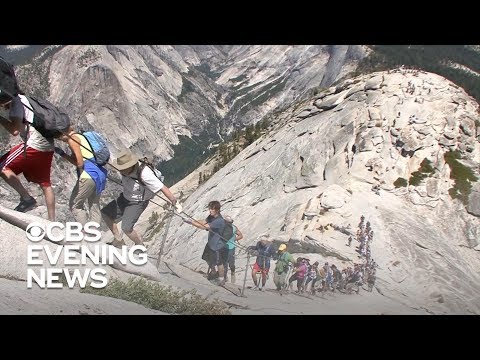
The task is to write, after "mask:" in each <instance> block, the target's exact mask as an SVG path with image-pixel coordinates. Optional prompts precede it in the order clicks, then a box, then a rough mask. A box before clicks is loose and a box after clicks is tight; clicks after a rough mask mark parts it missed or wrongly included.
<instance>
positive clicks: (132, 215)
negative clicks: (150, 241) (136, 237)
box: [101, 194, 148, 233]
mask: <svg viewBox="0 0 480 360" xmlns="http://www.w3.org/2000/svg"><path fill="white" fill-rule="evenodd" d="M147 206H148V200H147V201H128V200H127V199H125V197H124V196H123V194H120V196H119V197H118V198H117V199H116V200H112V201H111V202H110V203H108V204H107V205H105V207H104V208H103V209H102V210H101V212H102V214H105V215H107V216H108V217H109V218H111V219H112V220H113V221H114V222H115V223H118V222H120V220H121V221H122V231H123V232H124V233H130V232H132V230H133V226H134V225H135V224H136V223H137V221H138V218H139V217H140V215H142V213H143V212H144V211H145V209H146V208H147Z"/></svg>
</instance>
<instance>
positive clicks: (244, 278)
mask: <svg viewBox="0 0 480 360" xmlns="http://www.w3.org/2000/svg"><path fill="white" fill-rule="evenodd" d="M249 262H250V253H247V265H246V266H245V275H244V276H243V286H242V296H244V295H243V293H244V292H245V283H246V282H247V271H248V265H249Z"/></svg>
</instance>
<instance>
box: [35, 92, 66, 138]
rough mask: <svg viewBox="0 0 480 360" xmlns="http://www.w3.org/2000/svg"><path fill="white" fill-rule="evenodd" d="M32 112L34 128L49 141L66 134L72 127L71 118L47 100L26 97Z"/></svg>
mask: <svg viewBox="0 0 480 360" xmlns="http://www.w3.org/2000/svg"><path fill="white" fill-rule="evenodd" d="M26 98H27V99H28V101H29V102H30V105H31V106H32V109H30V110H32V111H33V113H34V116H33V123H32V124H31V126H33V127H34V128H35V129H36V130H37V131H38V132H39V133H40V134H42V136H44V137H45V138H47V139H50V138H55V137H57V136H59V135H61V134H63V133H65V132H66V131H67V130H68V128H69V127H70V123H71V122H70V117H69V116H68V115H67V113H66V112H65V111H63V110H61V109H59V108H58V107H56V106H55V105H53V104H52V103H50V102H49V101H47V100H44V99H40V98H37V97H33V96H26Z"/></svg>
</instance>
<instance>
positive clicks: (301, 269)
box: [288, 258, 307, 293]
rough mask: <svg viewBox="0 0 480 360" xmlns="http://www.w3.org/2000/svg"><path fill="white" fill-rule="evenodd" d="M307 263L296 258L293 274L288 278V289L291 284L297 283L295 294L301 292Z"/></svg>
mask: <svg viewBox="0 0 480 360" xmlns="http://www.w3.org/2000/svg"><path fill="white" fill-rule="evenodd" d="M306 264H307V261H306V260H305V259H303V258H298V259H297V263H296V265H295V273H294V274H293V275H292V276H290V279H289V280H288V287H289V289H291V288H292V283H293V282H294V281H295V280H296V281H297V291H296V292H297V293H300V292H303V281H304V279H305V274H306V273H307V265H306Z"/></svg>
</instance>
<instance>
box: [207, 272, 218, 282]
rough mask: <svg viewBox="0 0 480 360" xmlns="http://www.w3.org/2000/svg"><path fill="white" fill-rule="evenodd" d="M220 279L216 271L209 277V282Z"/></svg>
mask: <svg viewBox="0 0 480 360" xmlns="http://www.w3.org/2000/svg"><path fill="white" fill-rule="evenodd" d="M218 277H219V274H218V271H214V272H213V271H212V272H210V273H209V274H208V275H207V280H214V279H218Z"/></svg>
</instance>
